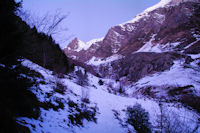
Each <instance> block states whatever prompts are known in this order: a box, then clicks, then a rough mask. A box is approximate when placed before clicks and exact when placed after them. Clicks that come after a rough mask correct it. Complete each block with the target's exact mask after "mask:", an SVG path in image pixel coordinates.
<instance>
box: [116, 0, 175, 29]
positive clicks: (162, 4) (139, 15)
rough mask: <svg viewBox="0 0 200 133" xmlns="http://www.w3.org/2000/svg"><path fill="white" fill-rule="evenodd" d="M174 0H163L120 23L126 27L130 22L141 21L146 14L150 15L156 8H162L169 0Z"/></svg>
mask: <svg viewBox="0 0 200 133" xmlns="http://www.w3.org/2000/svg"><path fill="white" fill-rule="evenodd" d="M171 1H172V0H161V1H160V2H159V3H158V4H156V5H154V6H152V7H149V8H147V9H146V10H144V11H143V12H142V13H140V14H138V15H137V16H136V17H135V18H133V19H132V20H129V21H127V22H125V23H122V24H119V26H121V27H122V28H123V27H124V25H125V24H128V23H135V22H137V21H139V20H140V19H141V18H143V17H145V16H148V13H149V12H151V11H153V10H155V9H158V8H162V7H164V6H166V5H167V4H169V2H171Z"/></svg>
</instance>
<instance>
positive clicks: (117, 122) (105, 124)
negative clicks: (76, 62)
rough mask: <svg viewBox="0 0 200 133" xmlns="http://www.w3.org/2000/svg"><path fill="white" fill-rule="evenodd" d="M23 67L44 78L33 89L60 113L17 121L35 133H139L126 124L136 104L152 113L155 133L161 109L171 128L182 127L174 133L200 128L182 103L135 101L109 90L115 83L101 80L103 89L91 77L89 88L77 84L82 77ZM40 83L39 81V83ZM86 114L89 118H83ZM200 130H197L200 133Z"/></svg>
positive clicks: (25, 62) (45, 112) (34, 66)
mask: <svg viewBox="0 0 200 133" xmlns="http://www.w3.org/2000/svg"><path fill="white" fill-rule="evenodd" d="M22 65H24V66H26V67H28V68H30V69H32V70H34V71H36V72H39V73H41V74H42V75H43V76H44V79H45V80H44V82H45V83H42V82H40V83H39V85H38V87H33V88H31V89H30V90H31V91H32V92H33V93H34V94H36V96H37V98H38V99H39V100H40V101H41V102H44V103H45V102H46V103H48V104H53V105H55V106H58V109H48V110H46V109H44V108H41V115H40V117H39V118H38V119H29V118H25V117H20V118H17V120H18V123H19V124H22V125H25V126H27V127H29V128H30V130H31V132H33V133H40V132H45V133H47V132H49V133H66V132H75V133H94V132H95V133H110V132H115V133H124V132H128V131H129V132H135V131H134V129H133V128H131V126H130V125H127V126H125V125H123V124H122V123H123V122H124V120H125V119H126V117H127V116H126V113H125V110H126V109H127V107H128V106H133V105H135V104H136V103H138V104H140V105H141V107H142V108H144V109H145V110H146V111H147V112H148V113H149V116H150V123H151V124H152V131H159V130H160V128H159V127H157V126H158V124H159V123H158V121H159V119H160V117H159V116H160V109H161V108H163V109H164V110H163V112H165V113H166V114H167V116H168V118H169V121H168V122H171V123H170V124H171V125H173V124H175V121H176V122H177V121H178V122H181V123H182V125H180V127H179V128H177V127H176V128H172V129H173V130H174V131H176V130H177V131H180V129H181V131H183V130H184V131H185V130H186V127H187V130H188V131H193V130H194V129H195V128H196V127H197V121H198V118H199V116H198V115H197V114H196V113H195V112H193V111H191V110H188V109H187V108H185V107H183V106H181V105H180V104H178V103H175V104H170V103H164V102H163V103H162V107H161V106H160V104H159V102H157V101H156V100H155V101H154V100H153V99H147V98H140V99H136V98H134V97H127V96H123V95H116V94H111V93H109V92H108V90H109V88H110V87H111V86H110V85H109V83H111V82H113V81H112V80H109V79H101V80H103V82H104V84H103V85H100V84H99V80H100V79H99V78H97V77H95V76H93V75H91V74H89V73H88V83H89V84H88V85H87V86H84V87H83V86H80V85H78V84H77V79H78V77H77V76H76V74H75V73H76V72H75V73H71V74H68V75H64V76H63V78H58V77H56V76H55V75H52V71H49V70H47V69H44V68H42V67H40V66H38V65H37V64H34V63H33V62H31V61H29V60H26V59H25V60H24V59H23V61H22ZM79 70H80V71H83V69H82V68H79V67H76V68H75V71H79ZM29 78H30V77H29ZM40 80H41V79H37V81H40ZM114 82H115V81H114ZM58 84H60V86H63V87H62V91H61V92H63V93H61V92H59V91H58V90H57V91H55V90H56V87H58ZM107 88H108V89H107ZM57 89H58V88H57ZM110 89H113V88H110ZM85 94H87V95H85ZM86 97H87V98H88V100H89V102H84V101H83V98H86ZM59 105H60V106H59ZM61 105H62V106H61ZM84 113H86V114H88V115H86V116H84V115H83V116H82V114H84ZM174 117H175V120H174ZM79 119H80V121H79ZM170 124H169V125H170ZM199 130H200V129H199ZM199 130H198V129H197V132H198V131H199Z"/></svg>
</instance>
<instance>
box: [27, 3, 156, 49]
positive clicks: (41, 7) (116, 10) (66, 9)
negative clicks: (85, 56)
mask: <svg viewBox="0 0 200 133" xmlns="http://www.w3.org/2000/svg"><path fill="white" fill-rule="evenodd" d="M158 2H159V0H37V1H36V0H23V7H24V9H26V10H31V11H32V12H35V13H36V14H40V15H42V14H45V13H47V12H49V11H50V12H51V13H53V12H55V11H56V10H58V9H59V10H60V11H61V12H62V13H63V14H67V13H70V14H69V16H68V17H67V19H66V20H65V21H64V22H63V25H62V26H63V27H66V28H68V29H69V30H68V31H67V32H65V33H63V35H62V37H63V38H68V37H70V36H71V35H73V37H78V39H80V40H82V41H84V42H87V41H89V40H91V39H95V38H101V37H104V36H105V34H106V33H107V31H108V29H109V28H110V27H111V26H115V25H117V24H120V23H123V22H126V21H128V20H131V19H133V18H134V16H136V15H137V14H138V13H140V12H142V11H143V10H145V9H146V8H148V7H150V6H153V5H154V4H156V3H158ZM73 37H71V38H70V39H69V40H68V41H65V42H64V43H62V44H61V47H63V46H65V45H67V43H68V42H69V41H70V40H71V39H73ZM55 39H57V38H55Z"/></svg>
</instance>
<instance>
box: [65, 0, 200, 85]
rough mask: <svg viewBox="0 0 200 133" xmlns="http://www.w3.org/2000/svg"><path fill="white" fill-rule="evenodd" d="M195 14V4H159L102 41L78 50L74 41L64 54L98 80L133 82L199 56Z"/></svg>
mask: <svg viewBox="0 0 200 133" xmlns="http://www.w3.org/2000/svg"><path fill="white" fill-rule="evenodd" d="M199 12H200V1H199V0H161V2H160V3H158V4H157V5H155V6H153V7H150V8H148V9H146V10H145V11H144V12H142V13H141V14H139V15H137V16H136V17H135V18H134V19H133V20H131V21H128V22H126V23H124V24H119V25H117V26H114V27H111V28H110V29H109V31H108V33H107V34H106V36H105V37H104V39H102V40H97V41H96V42H93V43H90V44H88V43H86V44H85V46H84V48H80V47H82V46H83V44H81V43H80V41H78V39H77V38H75V39H74V40H73V41H72V42H71V43H70V44H69V45H68V46H67V48H65V49H64V51H65V54H66V55H67V56H68V57H70V58H72V59H74V60H76V61H78V62H81V63H83V64H87V65H90V66H93V68H94V70H95V71H96V72H97V73H98V74H99V75H100V76H102V77H112V78H115V79H120V78H122V77H123V76H126V78H128V80H131V81H137V80H138V79H140V78H142V77H143V76H145V75H147V74H151V73H153V72H158V71H164V70H166V69H169V68H170V67H171V66H172V65H173V60H175V59H178V58H187V61H188V60H191V59H190V57H189V56H188V55H187V54H198V53H199V52H200V51H199V45H200V14H199ZM175 53H176V54H175Z"/></svg>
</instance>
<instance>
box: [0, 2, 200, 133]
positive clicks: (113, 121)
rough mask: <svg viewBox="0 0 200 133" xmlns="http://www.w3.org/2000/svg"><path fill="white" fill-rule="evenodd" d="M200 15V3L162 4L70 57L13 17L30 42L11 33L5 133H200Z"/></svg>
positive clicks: (4, 61)
mask: <svg viewBox="0 0 200 133" xmlns="http://www.w3.org/2000/svg"><path fill="white" fill-rule="evenodd" d="M14 3H15V2H14ZM15 4H16V3H15ZM15 6H16V5H15ZM5 11H7V10H6V9H5ZM13 12H14V11H12V13H13ZM0 13H1V12H0ZM3 13H4V12H3ZM3 13H2V14H3ZM199 13H200V1H199V0H161V1H160V2H159V3H158V4H156V5H155V6H153V7H150V8H148V9H146V10H145V11H143V12H142V13H141V14H138V15H137V16H136V17H135V18H134V19H132V20H130V21H128V22H125V23H123V24H119V25H116V26H113V27H111V28H110V29H109V30H108V32H107V34H106V36H105V37H103V38H100V39H93V40H91V41H89V42H86V43H84V42H82V41H80V40H79V39H78V38H75V39H73V40H72V41H71V42H70V43H69V44H68V45H67V46H66V47H65V48H64V49H63V51H62V50H61V49H60V47H59V46H58V44H56V43H55V42H54V40H53V39H52V37H51V36H48V35H45V34H44V33H40V32H38V31H37V29H36V28H35V27H33V28H30V27H29V26H28V25H27V24H26V23H25V22H23V21H22V20H21V19H20V18H19V17H16V15H13V16H14V17H13V18H12V19H10V21H11V22H16V23H17V24H18V23H19V25H17V26H16V27H18V26H19V27H20V28H16V29H15V30H16V31H18V32H19V33H21V34H22V35H21V34H20V35H21V36H20V37H21V38H22V39H21V40H22V41H19V40H20V39H19V37H18V35H17V36H15V34H14V35H13V32H12V31H9V30H8V29H6V28H5V31H7V32H6V33H7V34H8V35H7V34H5V35H7V36H11V35H12V36H14V37H13V38H14V39H13V40H12V39H11V41H10V40H9V39H6V37H7V36H6V37H2V38H1V41H2V42H3V43H2V44H4V45H5V48H4V47H2V48H4V49H2V50H1V49H0V50H1V52H0V53H1V54H2V55H3V56H2V58H1V59H0V74H1V77H0V85H1V87H2V88H3V89H2V96H1V98H0V104H1V106H2V110H1V112H0V118H1V119H2V120H5V121H3V124H1V128H0V132H2V133H7V132H8V133H10V132H13V133H15V132H16V133H18V132H24V133H29V132H31V133H111V132H113V133H151V132H152V133H200V14H199ZM13 14H14V13H13ZM9 15H10V14H9ZM9 15H7V16H9ZM5 16H6V15H5ZM7 16H6V17H5V18H6V19H3V20H5V23H7ZM13 25H14V24H13ZM0 26H1V25H0ZM2 27H3V26H2ZM13 27H15V25H14V26H13ZM15 30H14V31H15ZM1 33H2V35H3V34H4V31H2V32H1ZM19 33H18V34H19ZM17 41H19V42H17ZM13 42H14V43H13ZM11 43H12V44H15V43H19V44H16V47H14V46H13V47H12V48H10V46H9V45H8V44H11ZM18 45H19V46H20V48H21V49H22V50H21V51H20V50H19V51H17V52H15V50H16V49H17V48H18ZM8 46H9V47H8ZM5 49H6V50H8V49H9V50H10V51H11V53H7V52H8V51H9V50H8V51H6V50H5ZM13 49H14V50H13ZM12 50H13V51H14V52H12ZM4 51H5V53H4ZM10 51H9V52H10ZM11 88H12V89H11ZM8 127H12V128H13V127H14V129H9V128H8Z"/></svg>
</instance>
